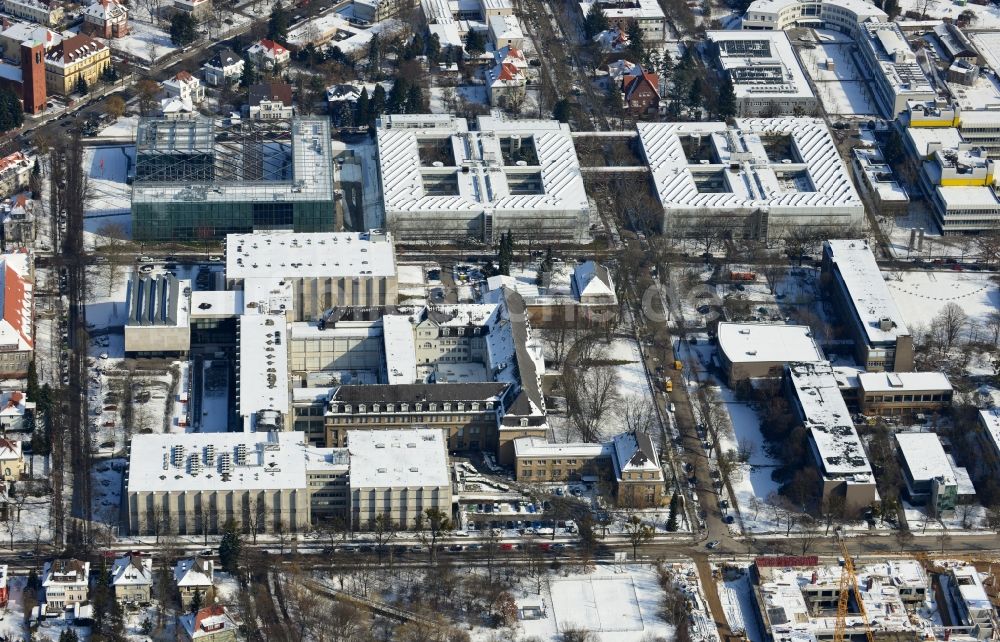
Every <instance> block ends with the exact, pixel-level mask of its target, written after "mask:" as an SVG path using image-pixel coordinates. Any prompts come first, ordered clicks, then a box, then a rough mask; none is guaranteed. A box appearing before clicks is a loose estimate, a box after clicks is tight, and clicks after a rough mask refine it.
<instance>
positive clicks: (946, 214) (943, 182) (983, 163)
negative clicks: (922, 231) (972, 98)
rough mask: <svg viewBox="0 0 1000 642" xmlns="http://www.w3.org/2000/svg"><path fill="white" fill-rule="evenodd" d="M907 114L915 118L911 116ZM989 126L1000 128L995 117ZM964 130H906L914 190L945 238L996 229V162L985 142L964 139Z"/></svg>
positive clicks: (999, 215) (999, 200) (999, 211)
mask: <svg viewBox="0 0 1000 642" xmlns="http://www.w3.org/2000/svg"><path fill="white" fill-rule="evenodd" d="M948 111H950V110H946V113H947V112H948ZM969 113H970V112H965V114H969ZM971 113H976V112H971ZM982 113H989V112H982ZM911 115H912V116H914V117H916V114H915V113H913V112H911ZM955 118H956V119H964V118H966V116H965V115H958V116H956V117H955ZM989 121H992V122H993V123H994V124H995V125H997V126H998V127H1000V119H997V117H996V115H994V116H993V117H992V118H991V119H989ZM989 121H988V122H989ZM966 130H967V129H966V128H962V129H959V128H955V127H940V128H927V127H908V128H907V129H906V135H905V136H904V143H905V145H906V147H907V151H908V152H909V153H910V160H911V162H912V163H913V164H914V165H915V169H916V170H917V185H918V186H919V187H920V190H921V191H922V192H923V193H924V194H925V195H926V196H927V200H928V204H929V205H930V209H931V211H932V212H933V214H934V222H935V223H937V225H938V227H940V229H941V231H942V233H944V234H961V233H976V232H981V231H984V230H993V229H996V227H997V225H1000V195H998V193H997V177H996V161H995V160H994V159H993V158H992V154H991V152H990V151H988V143H987V144H985V145H984V144H980V142H986V141H980V142H977V141H967V140H966V139H965V135H964V134H963V132H964V131H966Z"/></svg>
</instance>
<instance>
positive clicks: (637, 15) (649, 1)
mask: <svg viewBox="0 0 1000 642" xmlns="http://www.w3.org/2000/svg"><path fill="white" fill-rule="evenodd" d="M595 2H596V4H599V5H600V6H601V11H602V12H603V13H604V17H605V18H607V20H608V23H609V24H611V25H612V26H615V27H618V28H619V29H621V30H622V31H626V30H627V29H628V25H629V22H631V21H632V20H635V22H636V24H638V25H639V28H640V29H642V38H643V42H647V43H649V44H663V42H665V41H666V39H667V34H668V33H669V31H668V30H667V18H666V16H665V15H664V13H663V9H662V8H661V7H660V3H659V2H656V0H624V1H623V0H592V1H590V2H581V3H580V15H582V16H586V15H587V13H589V12H590V7H591V6H592V5H594V4H595Z"/></svg>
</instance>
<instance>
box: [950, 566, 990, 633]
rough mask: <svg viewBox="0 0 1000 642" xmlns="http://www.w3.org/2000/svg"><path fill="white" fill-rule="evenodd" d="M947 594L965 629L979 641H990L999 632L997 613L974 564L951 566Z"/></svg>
mask: <svg viewBox="0 0 1000 642" xmlns="http://www.w3.org/2000/svg"><path fill="white" fill-rule="evenodd" d="M943 579H944V581H942V582H941V583H942V584H943V585H945V586H946V587H947V588H946V589H945V594H946V595H947V597H948V601H949V602H951V606H952V608H953V610H954V612H955V613H956V615H957V619H958V622H959V623H960V624H961V625H962V626H966V627H969V633H970V634H971V635H973V636H975V637H976V638H977V639H979V640H989V639H992V638H993V637H994V634H995V633H996V631H997V629H998V623H997V615H996V610H995V609H994V608H993V603H992V602H990V596H989V594H988V593H987V592H986V588H985V587H984V586H983V580H982V578H981V577H980V576H979V571H978V570H976V567H975V566H973V565H971V564H965V565H962V566H957V567H952V568H949V569H947V570H946V571H945V573H944V575H943Z"/></svg>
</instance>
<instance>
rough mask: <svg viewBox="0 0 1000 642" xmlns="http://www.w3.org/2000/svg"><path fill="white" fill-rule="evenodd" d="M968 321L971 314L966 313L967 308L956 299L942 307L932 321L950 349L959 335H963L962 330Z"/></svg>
mask: <svg viewBox="0 0 1000 642" xmlns="http://www.w3.org/2000/svg"><path fill="white" fill-rule="evenodd" d="M968 321H969V316H968V315H967V314H966V313H965V310H963V309H962V308H961V306H959V305H958V304H957V303H955V302H954V301H951V302H949V303H947V304H946V305H945V306H944V307H943V308H941V311H940V312H938V313H937V315H936V316H935V317H934V319H933V321H931V326H932V328H933V329H934V330H936V332H937V333H938V335H939V336H940V337H941V339H942V342H943V343H944V345H945V347H946V348H947V349H949V350H950V349H951V347H952V346H953V345H954V344H955V341H956V340H957V339H958V337H959V335H961V333H962V330H964V329H965V327H966V325H967V324H968Z"/></svg>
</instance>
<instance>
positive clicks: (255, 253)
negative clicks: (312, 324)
mask: <svg viewBox="0 0 1000 642" xmlns="http://www.w3.org/2000/svg"><path fill="white" fill-rule="evenodd" d="M226 280H227V281H228V282H229V285H230V287H231V288H233V289H239V290H244V291H246V290H256V289H260V286H261V285H262V284H264V285H265V286H266V285H268V284H272V283H275V282H277V281H284V282H285V283H289V284H291V286H292V292H293V295H292V296H293V304H292V309H291V313H292V318H291V320H292V321H318V320H319V319H322V318H323V317H324V316H325V314H326V313H327V312H328V311H329V310H331V309H332V308H340V307H362V308H367V307H372V306H387V305H395V304H396V296H397V282H396V254H395V251H394V249H393V245H392V238H391V236H390V235H389V234H388V233H386V232H384V231H382V230H371V231H369V232H326V233H312V234H288V233H275V234H261V233H257V234H230V235H229V236H227V237H226Z"/></svg>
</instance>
